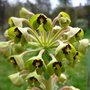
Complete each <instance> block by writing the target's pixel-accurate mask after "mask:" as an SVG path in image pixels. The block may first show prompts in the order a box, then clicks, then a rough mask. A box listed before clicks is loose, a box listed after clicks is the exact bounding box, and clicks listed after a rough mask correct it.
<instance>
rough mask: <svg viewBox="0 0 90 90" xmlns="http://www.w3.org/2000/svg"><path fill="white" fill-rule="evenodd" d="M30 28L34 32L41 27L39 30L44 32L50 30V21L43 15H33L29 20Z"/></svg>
mask: <svg viewBox="0 0 90 90" xmlns="http://www.w3.org/2000/svg"><path fill="white" fill-rule="evenodd" d="M30 26H31V27H32V28H33V29H35V30H37V29H38V28H39V26H41V27H40V28H39V29H44V30H45V31H51V30H52V23H51V20H50V19H49V18H47V17H46V16H45V15H43V14H36V15H33V16H32V17H31V18H30Z"/></svg>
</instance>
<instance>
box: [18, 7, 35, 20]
mask: <svg viewBox="0 0 90 90" xmlns="http://www.w3.org/2000/svg"><path fill="white" fill-rule="evenodd" d="M33 15H34V13H32V12H30V11H29V10H27V9H26V8H24V7H22V8H21V10H20V17H21V18H27V19H29V18H31V17H32V16H33Z"/></svg>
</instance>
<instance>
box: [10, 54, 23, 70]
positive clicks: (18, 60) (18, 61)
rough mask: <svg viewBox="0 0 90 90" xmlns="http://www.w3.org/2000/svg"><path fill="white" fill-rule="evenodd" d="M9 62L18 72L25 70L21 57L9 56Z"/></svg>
mask: <svg viewBox="0 0 90 90" xmlns="http://www.w3.org/2000/svg"><path fill="white" fill-rule="evenodd" d="M9 62H10V63H11V64H12V65H13V66H15V67H16V68H17V69H18V70H20V71H21V70H23V69H24V68H25V67H24V61H23V56H22V55H12V56H10V57H9Z"/></svg>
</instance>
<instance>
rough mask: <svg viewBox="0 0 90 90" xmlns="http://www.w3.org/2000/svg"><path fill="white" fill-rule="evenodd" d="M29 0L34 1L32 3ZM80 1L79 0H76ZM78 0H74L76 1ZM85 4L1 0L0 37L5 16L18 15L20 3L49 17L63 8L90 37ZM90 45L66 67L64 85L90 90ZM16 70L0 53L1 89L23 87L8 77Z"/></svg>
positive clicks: (89, 4) (61, 0) (89, 18)
mask: <svg viewBox="0 0 90 90" xmlns="http://www.w3.org/2000/svg"><path fill="white" fill-rule="evenodd" d="M31 1H35V2H34V3H33V2H31ZM78 1H79V0H78ZM78 1H77V2H78ZM81 1H82V0H81ZM86 2H87V3H86V4H85V5H84V6H82V4H80V5H79V6H76V7H73V4H72V2H71V0H58V5H56V7H54V8H52V7H53V6H52V3H51V2H50V0H30V1H29V0H26V2H21V1H20V0H16V3H13V2H10V0H9V2H8V0H0V41H3V40H6V39H5V38H4V36H3V33H4V31H5V30H6V29H7V28H9V25H8V23H7V22H8V18H9V17H10V16H17V17H18V16H19V10H20V9H21V7H25V8H27V9H28V10H30V11H32V12H33V13H44V14H45V15H47V16H48V17H50V18H52V19H53V18H54V17H55V16H57V15H58V13H59V12H60V11H66V12H68V13H69V14H70V16H71V20H72V23H71V26H78V27H82V28H83V29H84V32H85V37H87V38H89V39H90V0H86ZM89 59H90V47H89V49H88V50H87V53H86V55H85V56H83V58H82V59H81V62H80V63H79V64H78V65H76V67H75V69H72V68H68V69H67V77H68V80H67V83H66V84H65V85H73V86H75V87H78V88H80V90H90V69H89V67H90V60H89ZM12 73H15V69H14V68H13V67H12V66H11V65H10V64H9V63H8V61H7V60H6V59H5V58H4V57H3V56H2V55H1V54H0V90H25V88H26V85H24V86H23V87H20V88H18V87H15V86H14V85H12V83H11V82H10V81H9V79H8V75H10V74H12Z"/></svg>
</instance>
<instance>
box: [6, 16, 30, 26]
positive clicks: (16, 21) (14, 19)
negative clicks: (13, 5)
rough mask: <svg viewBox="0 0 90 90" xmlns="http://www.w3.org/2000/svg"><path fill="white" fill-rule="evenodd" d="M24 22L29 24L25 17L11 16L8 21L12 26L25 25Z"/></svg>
mask: <svg viewBox="0 0 90 90" xmlns="http://www.w3.org/2000/svg"><path fill="white" fill-rule="evenodd" d="M23 22H25V23H26V24H29V21H28V20H27V19H25V18H17V17H10V18H9V20H8V23H9V25H10V26H11V27H13V26H16V27H23Z"/></svg>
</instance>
